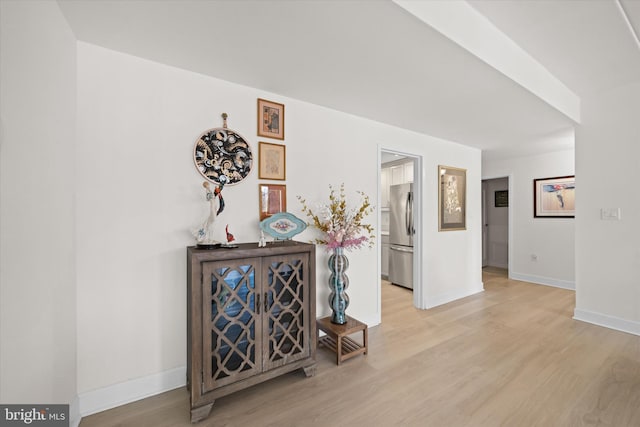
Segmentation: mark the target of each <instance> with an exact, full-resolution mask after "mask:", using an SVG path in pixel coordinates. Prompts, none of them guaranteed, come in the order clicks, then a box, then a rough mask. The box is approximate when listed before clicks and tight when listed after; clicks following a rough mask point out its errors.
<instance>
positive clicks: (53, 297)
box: [0, 1, 76, 416]
mask: <svg viewBox="0 0 640 427" xmlns="http://www.w3.org/2000/svg"><path fill="white" fill-rule="evenodd" d="M0 15H1V21H0V41H1V45H0V93H1V103H0V120H1V121H0V188H1V190H0V242H1V243H0V266H1V267H0V342H1V343H0V372H1V374H0V402H2V403H21V404H26V403H73V400H74V398H75V396H76V280H75V260H74V258H75V242H74V240H75V232H74V219H75V213H74V194H75V174H74V164H75V162H74V158H75V151H74V150H75V143H74V141H75V102H76V68H75V67H76V43H75V38H74V36H73V34H72V33H71V30H70V29H69V27H68V25H67V24H66V21H65V20H64V18H63V16H62V14H61V13H60V10H59V9H58V5H57V3H55V2H47V1H43V2H17V1H15V2H14V1H2V2H0ZM71 412H72V416H73V412H74V407H72V409H71Z"/></svg>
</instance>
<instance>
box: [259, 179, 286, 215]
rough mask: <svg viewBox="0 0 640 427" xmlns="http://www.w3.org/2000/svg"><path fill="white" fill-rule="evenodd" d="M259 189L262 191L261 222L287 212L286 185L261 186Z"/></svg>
mask: <svg viewBox="0 0 640 427" xmlns="http://www.w3.org/2000/svg"><path fill="white" fill-rule="evenodd" d="M258 187H259V189H260V221H262V220H263V219H265V218H268V217H270V216H271V215H274V214H277V213H280V212H286V210H287V186H286V185H280V184H278V185H276V184H259V185H258Z"/></svg>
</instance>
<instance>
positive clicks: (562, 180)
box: [533, 175, 576, 218]
mask: <svg viewBox="0 0 640 427" xmlns="http://www.w3.org/2000/svg"><path fill="white" fill-rule="evenodd" d="M575 215H576V177H575V176H573V175H571V176H558V177H554V178H540V179H534V180H533V216H534V218H575Z"/></svg>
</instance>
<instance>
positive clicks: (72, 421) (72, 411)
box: [69, 396, 82, 427]
mask: <svg viewBox="0 0 640 427" xmlns="http://www.w3.org/2000/svg"><path fill="white" fill-rule="evenodd" d="M81 420H82V416H81V415H80V397H79V396H76V397H75V398H74V399H73V402H71V403H70V404H69V427H78V426H79V425H80V421H81Z"/></svg>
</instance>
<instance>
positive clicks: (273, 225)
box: [260, 212, 307, 240]
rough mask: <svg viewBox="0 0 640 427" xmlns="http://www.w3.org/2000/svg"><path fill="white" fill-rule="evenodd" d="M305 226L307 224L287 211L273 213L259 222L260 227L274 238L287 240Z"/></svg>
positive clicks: (301, 230) (300, 231)
mask: <svg viewBox="0 0 640 427" xmlns="http://www.w3.org/2000/svg"><path fill="white" fill-rule="evenodd" d="M305 228H307V224H306V223H305V222H304V221H303V220H301V219H300V218H298V217H297V216H295V215H293V214H290V213H289V212H280V213H277V214H273V215H271V216H270V217H268V218H266V219H265V220H263V221H262V222H261V223H260V229H261V230H262V231H264V232H265V233H267V234H268V235H270V236H271V237H273V238H274V239H276V240H289V239H291V238H292V237H293V236H295V235H296V234H300V233H302V232H303V231H304V230H305Z"/></svg>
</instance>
